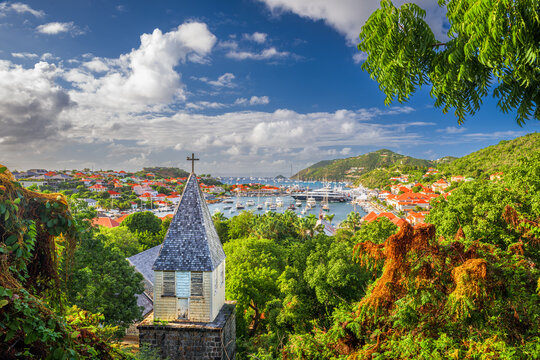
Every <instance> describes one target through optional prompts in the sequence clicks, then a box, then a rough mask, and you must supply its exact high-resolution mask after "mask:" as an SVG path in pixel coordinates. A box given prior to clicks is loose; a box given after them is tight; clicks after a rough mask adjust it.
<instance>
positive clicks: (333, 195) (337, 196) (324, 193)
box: [291, 187, 351, 202]
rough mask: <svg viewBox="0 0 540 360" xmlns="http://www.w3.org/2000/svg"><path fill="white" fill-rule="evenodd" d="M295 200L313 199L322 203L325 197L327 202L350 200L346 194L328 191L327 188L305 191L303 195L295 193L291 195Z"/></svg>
mask: <svg viewBox="0 0 540 360" xmlns="http://www.w3.org/2000/svg"><path fill="white" fill-rule="evenodd" d="M291 196H292V197H293V198H294V199H295V200H308V199H310V198H312V199H315V201H322V200H323V199H324V198H325V197H327V198H328V202H346V201H349V200H351V198H350V196H349V194H348V193H346V192H344V191H342V190H341V189H338V188H336V189H333V190H332V189H330V188H329V187H324V188H322V189H317V190H312V191H306V192H303V193H296V194H293V195H291Z"/></svg>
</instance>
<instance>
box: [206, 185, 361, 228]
mask: <svg viewBox="0 0 540 360" xmlns="http://www.w3.org/2000/svg"><path fill="white" fill-rule="evenodd" d="M220 181H221V182H223V183H225V184H231V185H233V184H249V183H257V184H263V185H272V186H277V187H281V186H283V187H292V186H297V187H298V188H300V189H309V190H316V189H320V188H322V187H324V186H325V185H326V184H329V185H330V187H331V188H334V187H343V188H344V189H345V185H347V183H344V182H329V183H325V182H321V181H297V180H289V179H274V178H256V179H254V178H238V177H231V178H220ZM280 198H281V200H282V201H283V206H282V207H278V208H276V210H275V212H278V213H283V212H285V211H286V210H287V208H288V207H289V205H290V204H294V203H295V202H296V200H294V199H293V198H292V197H291V196H280ZM233 200H234V202H233V203H232V204H230V203H229V204H227V203H215V204H208V208H209V210H210V212H211V213H212V214H214V213H215V212H221V213H223V215H225V217H227V218H230V217H233V216H236V215H238V214H239V212H241V211H252V212H253V213H254V214H264V213H265V212H267V211H270V210H268V209H267V208H266V207H263V209H262V210H257V204H259V203H260V204H262V205H264V203H265V202H266V201H267V200H270V201H272V202H273V203H275V202H276V197H275V196H268V197H266V196H261V197H246V196H240V197H233ZM248 200H253V201H254V202H255V205H254V206H251V207H248V206H246V202H247V201H248ZM237 201H240V202H242V204H244V206H246V208H245V209H244V210H236V209H235V206H236V203H237ZM328 205H329V207H330V211H328V212H324V214H334V218H333V219H332V224H333V225H338V224H339V223H340V222H342V221H343V220H345V219H346V218H347V215H348V214H349V213H350V212H351V211H357V212H358V213H360V216H362V217H363V216H365V215H366V212H365V211H364V210H363V209H362V208H360V207H359V206H355V205H353V204H351V203H350V202H347V203H332V202H331V203H329V204H328ZM229 206H232V207H231V208H230V209H224V207H229ZM305 207H306V202H305V201H302V206H301V207H299V208H297V209H296V210H294V212H295V213H296V214H298V216H307V215H308V214H313V215H315V216H317V217H318V216H319V214H320V213H321V210H322V209H321V204H320V203H317V206H315V208H313V209H311V210H309V211H307V212H306V213H305V214H301V210H302V209H304V208H305ZM289 211H290V210H289Z"/></svg>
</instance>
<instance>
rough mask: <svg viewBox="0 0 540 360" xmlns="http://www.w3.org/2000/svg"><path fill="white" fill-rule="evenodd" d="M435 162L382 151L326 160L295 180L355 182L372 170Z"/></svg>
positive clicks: (305, 171)
mask: <svg viewBox="0 0 540 360" xmlns="http://www.w3.org/2000/svg"><path fill="white" fill-rule="evenodd" d="M430 166H434V162H432V161H429V160H423V159H416V158H413V157H410V156H405V155H401V154H397V153H395V152H393V151H390V150H388V149H381V150H378V151H374V152H371V153H368V154H364V155H359V156H354V157H350V158H346V159H336V160H324V161H319V162H318V163H316V164H314V165H312V166H310V167H308V168H306V169H304V170H301V171H300V172H298V173H297V174H296V175H294V177H293V178H295V179H301V180H307V179H313V180H323V179H328V180H343V179H349V180H354V179H357V178H359V177H361V176H362V175H365V174H367V173H369V172H370V171H372V170H375V169H379V170H395V169H398V168H399V169H401V170H403V171H406V169H410V168H427V167H430Z"/></svg>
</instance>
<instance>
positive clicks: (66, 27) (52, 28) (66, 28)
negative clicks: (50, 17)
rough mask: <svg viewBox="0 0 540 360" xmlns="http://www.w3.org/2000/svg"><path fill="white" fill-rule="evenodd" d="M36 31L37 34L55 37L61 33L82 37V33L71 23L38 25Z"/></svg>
mask: <svg viewBox="0 0 540 360" xmlns="http://www.w3.org/2000/svg"><path fill="white" fill-rule="evenodd" d="M36 30H37V31H38V32H39V33H42V34H46V35H57V34H62V33H70V34H71V35H73V36H75V35H82V34H84V31H82V30H81V29H79V28H78V27H77V26H75V24H74V23H73V21H70V22H57V21H56V22H50V23H47V24H42V25H39V26H38V27H37V28H36Z"/></svg>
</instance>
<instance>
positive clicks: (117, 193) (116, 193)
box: [107, 190, 122, 195]
mask: <svg viewBox="0 0 540 360" xmlns="http://www.w3.org/2000/svg"><path fill="white" fill-rule="evenodd" d="M107 192H108V193H109V194H111V195H122V194H120V193H119V192H116V191H113V190H109V191H107Z"/></svg>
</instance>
